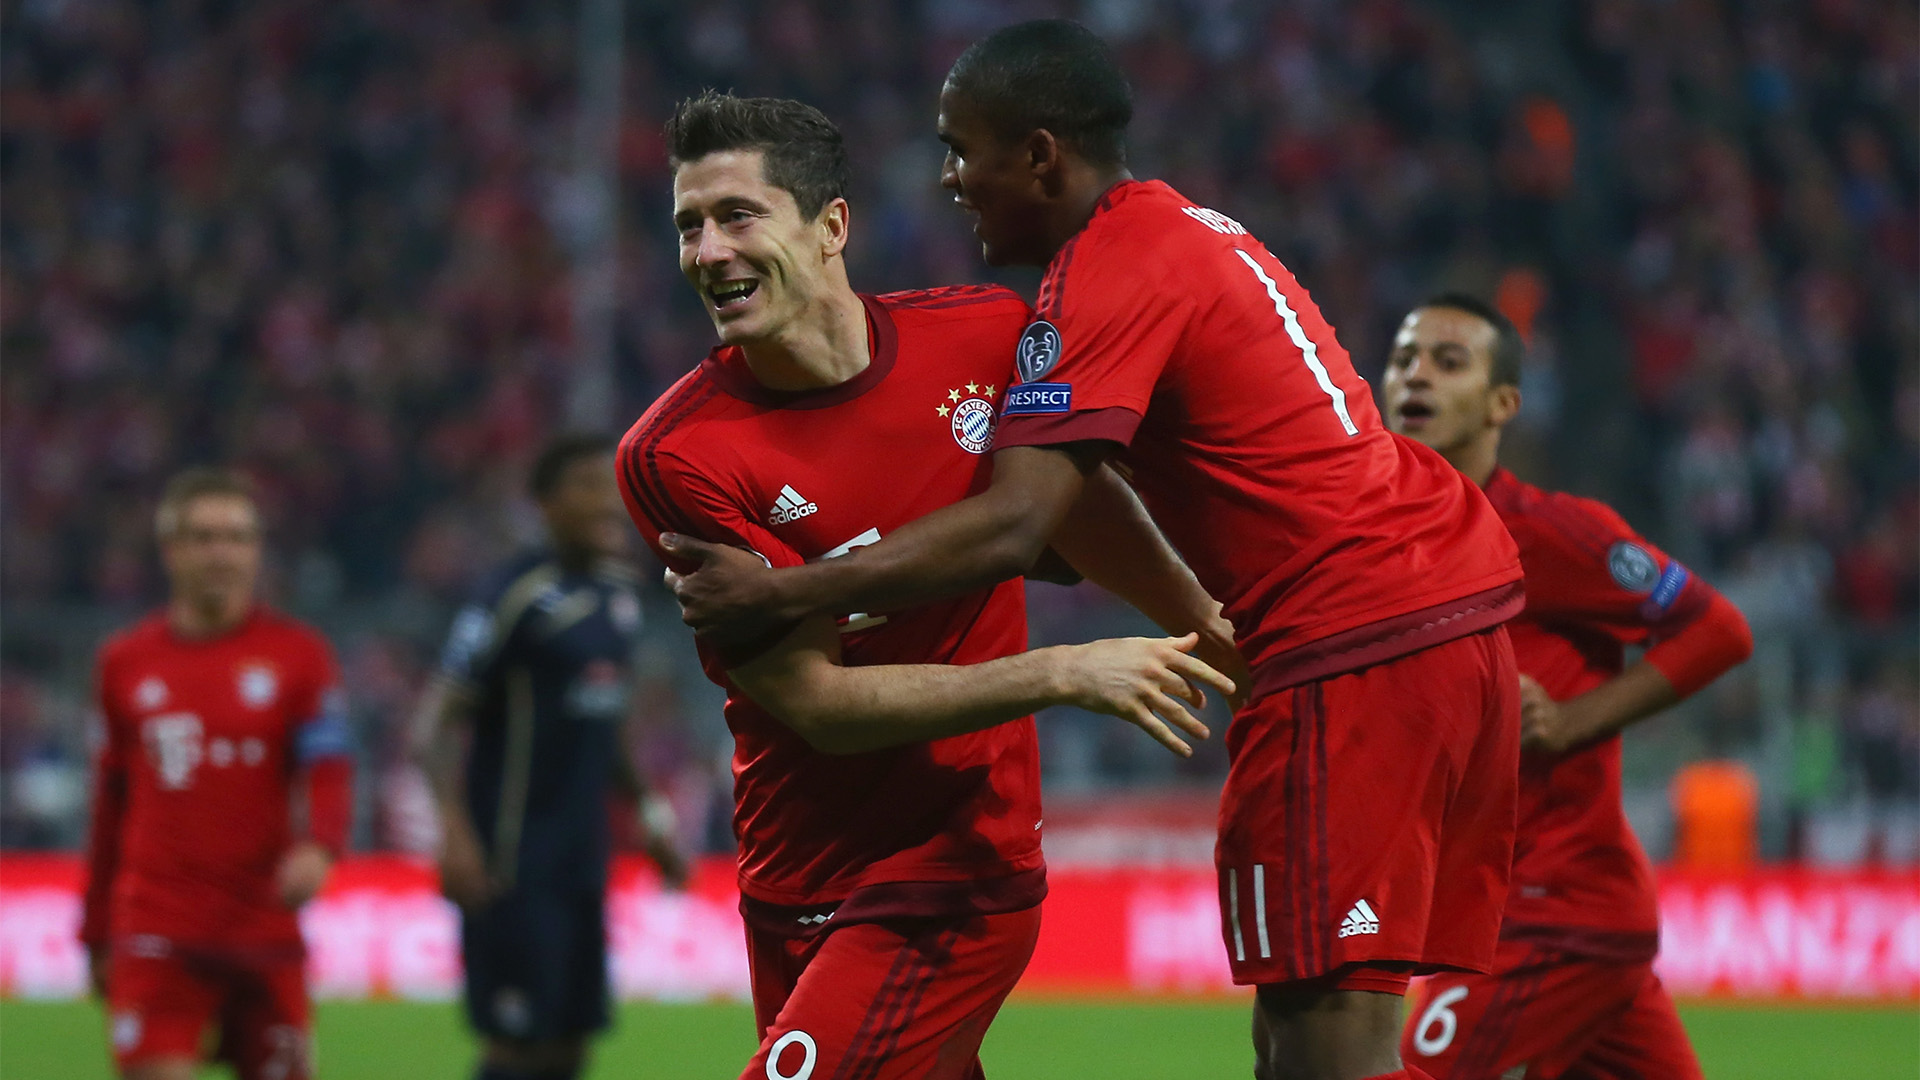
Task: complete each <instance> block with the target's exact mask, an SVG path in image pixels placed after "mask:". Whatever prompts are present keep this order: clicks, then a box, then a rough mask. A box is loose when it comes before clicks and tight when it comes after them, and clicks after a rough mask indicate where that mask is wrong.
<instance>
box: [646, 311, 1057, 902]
mask: <svg viewBox="0 0 1920 1080" xmlns="http://www.w3.org/2000/svg"><path fill="white" fill-rule="evenodd" d="M863 299H864V300H865V302H866V306H867V313H868V326H869V330H870V331H871V333H870V335H869V337H870V341H871V343H872V350H873V355H872V362H871V363H870V364H869V365H868V367H867V369H866V370H865V371H863V372H862V373H861V374H859V375H858V376H856V377H855V378H853V379H851V380H849V381H848V382H846V383H843V384H841V385H840V386H836V387H832V388H830V389H826V390H820V391H815V392H808V393H798V394H792V393H778V392H775V391H771V390H768V389H767V388H765V387H764V386H763V385H762V384H760V383H759V382H758V381H756V380H755V379H754V377H753V374H752V372H751V371H750V370H748V368H747V366H746V362H745V360H744V359H743V358H742V356H741V353H740V350H739V349H737V348H719V349H715V350H714V351H713V353H712V354H711V355H710V356H708V357H707V359H706V361H705V362H704V363H702V364H701V365H700V367H699V368H698V369H696V370H694V371H693V372H691V373H689V374H688V375H686V376H685V377H684V378H682V379H681V380H680V381H679V382H678V383H676V384H674V386H673V387H672V389H670V390H668V391H667V392H666V393H665V394H663V395H661V397H660V399H659V400H658V401H656V402H655V403H654V404H653V406H652V407H651V408H650V409H648V410H647V412H646V415H644V416H642V417H641V418H640V420H639V422H638V423H636V424H635V425H634V426H633V428H632V430H630V431H629V432H628V433H627V436H626V438H625V440H624V441H623V442H622V444H621V448H620V459H619V461H620V483H621V490H622V491H623V492H624V493H625V495H626V498H627V507H628V509H629V510H630V511H631V512H632V514H633V519H634V522H635V523H636V524H637V525H638V526H639V527H640V531H641V533H643V534H644V535H645V536H646V539H647V542H648V543H649V544H655V545H657V543H658V535H659V534H660V533H661V532H678V533H683V534H685V535H688V536H693V537H697V538H699V539H702V540H706V541H710V542H718V543H728V544H736V545H740V546H743V547H747V548H751V549H752V550H754V551H756V552H759V553H760V555H761V556H763V557H764V558H765V559H766V560H767V561H768V562H769V563H771V564H772V565H774V566H776V567H781V566H796V565H799V564H800V563H802V562H806V561H808V560H813V559H827V558H832V557H834V556H836V555H842V554H845V553H847V552H848V551H851V550H853V549H855V548H859V547H864V546H866V545H868V544H873V543H877V542H878V541H879V539H880V538H881V537H882V536H884V535H886V534H887V533H889V532H891V531H893V530H894V529H897V528H899V527H900V526H902V525H905V524H906V523H907V522H909V521H912V520H914V519H915V518H918V517H921V516H923V515H925V514H927V513H930V512H932V511H934V510H937V509H939V508H941V507H943V506H946V505H949V504H951V503H955V502H958V501H960V500H961V499H963V498H965V497H966V496H968V495H970V494H974V493H976V492H978V491H981V490H983V489H984V488H985V487H986V486H987V483H988V480H989V464H990V461H991V458H990V456H989V455H988V453H987V451H988V449H989V448H990V446H991V445H992V440H993V430H994V419H995V412H996V407H995V403H996V402H997V401H998V399H999V395H1000V393H1001V391H1002V390H1003V389H1004V388H1005V387H1006V385H1007V380H1008V376H1009V375H1010V374H1011V368H1012V365H1011V364H1010V363H1009V362H1008V357H1010V356H1011V355H1012V352H1013V345H1014V342H1015V340H1016V339H1017V338H1018V337H1019V335H1020V330H1021V327H1023V326H1025V325H1026V322H1027V319H1028V317H1029V311H1028V308H1027V305H1026V303H1025V302H1024V301H1022V300H1021V299H1020V298H1019V297H1018V296H1016V295H1015V294H1013V293H1011V292H1009V291H1007V290H1005V289H1001V288H995V287H956V288H949V289H936V290H931V291H926V292H908V293H894V294H891V295H887V296H880V297H863ZM655 553H656V554H660V555H661V556H662V558H663V559H664V558H665V555H664V553H662V552H660V551H659V549H658V547H657V546H656V547H655ZM667 561H668V562H669V563H670V564H671V563H672V560H667ZM678 568H679V569H688V568H687V567H684V566H681V567H678ZM842 621H843V625H842V627H841V632H842V634H843V638H842V641H843V643H844V654H843V655H844V662H845V663H846V664H848V665H849V666H852V665H869V664H929V663H931V664H971V663H978V662H981V661H985V660H992V659H995V658H997V657H1002V656H1009V655H1012V654H1015V653H1018V652H1021V651H1022V650H1024V649H1025V648H1026V645H1027V623H1026V604H1025V600H1024V594H1023V592H1022V584H1021V582H1019V581H1017V580H1016V581H1007V582H1002V583H1001V584H1000V585H998V586H996V587H994V588H991V589H983V590H980V591H978V592H974V593H969V594H967V595H964V596H961V597H958V598H956V599H953V600H949V601H945V602H942V603H934V604H928V605H925V606H922V607H918V608H914V609H912V610H909V611H904V612H896V613H890V614H886V615H868V614H859V613H855V614H850V615H847V616H845V617H844V618H843V620H842ZM700 655H701V661H702V664H703V665H704V666H705V669H706V672H707V676H708V677H709V678H711V679H712V680H713V681H714V682H715V683H717V684H719V685H720V686H722V687H724V688H725V689H726V690H727V704H726V717H727V725H728V727H729V728H730V729H731V730H732V732H733V737H734V755H733V774H734V801H735V812H734V831H735V834H736V836H737V837H738V838H739V841H740V889H741V891H742V892H743V893H745V894H746V895H747V896H748V897H750V898H753V899H756V900H759V901H762V902H764V903H769V904H778V905H797V906H798V905H812V904H826V903H832V902H839V901H842V900H845V899H847V898H848V897H850V896H852V895H853V894H855V892H856V891H858V892H860V893H861V894H862V903H861V906H862V907H863V908H866V907H867V906H868V904H869V903H871V904H873V905H877V906H879V907H883V908H887V909H889V910H895V911H901V910H908V909H912V910H916V911H917V910H921V909H926V908H929V907H931V908H956V909H960V910H977V909H979V906H980V905H981V904H982V903H987V904H994V903H999V904H1001V905H1002V906H1005V904H1006V902H1007V901H1006V900H1005V898H1006V897H1007V896H1010V895H1013V894H1015V893H1017V894H1019V895H1021V896H1023V897H1026V899H1025V900H1024V901H1022V902H1021V903H1019V904H1016V905H1014V906H1025V905H1026V904H1029V903H1032V902H1037V901H1038V899H1039V892H1038V890H1041V889H1044V876H1043V875H1044V871H1043V870H1042V862H1041V857H1040V768H1039V752H1038V746H1037V743H1036V739H1035V734H1034V727H1033V721H1032V720H1031V719H1025V720H1021V721H1018V722H1016V723H1009V724H1002V725H1000V726H998V727H994V728H989V729H987V730H985V731H980V732H975V733H973V734H970V735H961V736H956V737H954V738H948V739H940V740H937V741H934V742H928V743H922V744H918V745H912V746H900V747H894V748H891V749H887V750H881V751H876V752H872V753H864V754H847V755H831V754H823V753H820V752H819V751H817V750H814V749H813V748H812V747H811V746H809V745H808V744H807V743H806V741H805V740H803V739H801V738H800V736H799V735H796V734H795V733H794V732H793V731H792V730H791V729H789V728H788V727H787V726H786V725H784V724H782V723H781V722H780V721H779V720H777V719H775V718H774V717H773V716H772V715H771V714H769V713H768V712H767V711H766V710H764V709H762V708H761V707H760V706H758V705H756V704H755V703H754V702H753V701H752V700H750V699H748V698H747V697H746V696H745V695H743V694H741V693H740V692H739V691H738V690H737V689H735V688H734V687H733V686H732V685H731V684H730V683H729V682H728V680H727V676H726V667H725V664H724V663H723V661H722V660H721V658H720V657H718V656H717V655H715V653H714V652H713V651H712V650H711V649H709V648H708V647H707V646H705V645H704V644H703V645H702V646H701V648H700ZM903 883H923V884H924V883H945V885H944V887H934V888H923V889H918V890H914V889H903V888H900V887H899V886H902V884H903ZM889 892H891V896H889V895H888V894H889ZM989 895H992V896H998V897H1001V900H999V901H994V900H983V897H986V896H989ZM926 913H932V912H931V911H927V912H926Z"/></svg>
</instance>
